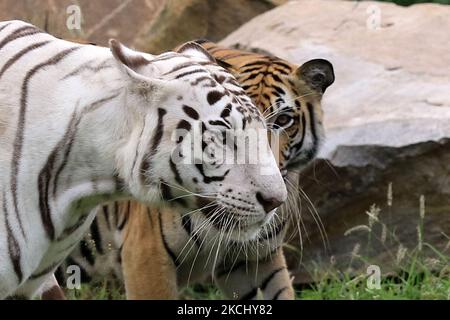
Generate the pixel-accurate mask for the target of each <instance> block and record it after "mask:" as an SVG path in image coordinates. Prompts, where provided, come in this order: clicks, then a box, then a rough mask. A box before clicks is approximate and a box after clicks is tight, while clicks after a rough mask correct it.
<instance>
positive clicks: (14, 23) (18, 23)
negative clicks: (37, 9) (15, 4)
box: [0, 20, 34, 31]
mask: <svg viewBox="0 0 450 320" xmlns="http://www.w3.org/2000/svg"><path fill="white" fill-rule="evenodd" d="M25 26H32V27H34V25H32V24H31V23H28V22H25V21H22V20H8V21H1V22H0V31H3V30H5V29H7V28H18V27H25Z"/></svg>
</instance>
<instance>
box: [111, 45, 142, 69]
mask: <svg viewBox="0 0 450 320" xmlns="http://www.w3.org/2000/svg"><path fill="white" fill-rule="evenodd" d="M109 48H110V49H111V52H112V54H113V56H114V58H116V60H117V61H118V62H120V63H121V64H123V65H124V66H126V67H128V68H129V69H131V70H133V71H134V72H138V69H139V68H142V67H145V66H147V65H148V64H149V63H150V60H148V59H147V58H146V57H144V55H143V54H142V53H140V52H137V51H134V50H131V49H130V48H127V47H125V46H124V45H123V44H121V43H120V42H119V41H117V40H116V39H110V40H109Z"/></svg>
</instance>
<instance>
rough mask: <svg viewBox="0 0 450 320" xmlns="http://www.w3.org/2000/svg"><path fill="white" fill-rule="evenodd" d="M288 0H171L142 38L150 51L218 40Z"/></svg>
mask: <svg viewBox="0 0 450 320" xmlns="http://www.w3.org/2000/svg"><path fill="white" fill-rule="evenodd" d="M284 2H286V0H251V1H248V0H220V1H205V0H167V1H166V4H165V6H164V8H163V9H162V11H161V13H160V14H159V15H158V17H157V18H156V19H155V21H154V23H153V24H152V25H151V26H150V27H149V28H148V30H147V31H146V32H145V34H143V35H142V37H141V38H140V39H139V41H138V44H137V45H138V47H140V48H143V49H144V50H146V51H148V52H155V53H157V52H161V51H166V50H170V49H172V48H174V47H176V46H177V45H179V44H180V43H183V42H185V41H189V40H193V39H199V38H205V39H209V40H212V41H218V40H220V39H222V38H223V37H225V36H226V35H228V34H229V33H230V32H232V31H234V30H235V29H237V27H239V26H241V25H242V24H243V23H245V22H247V21H249V20H250V19H251V18H253V17H255V16H257V15H258V14H260V13H263V12H264V11H267V10H270V9H272V8H274V7H275V6H276V5H278V4H281V3H284Z"/></svg>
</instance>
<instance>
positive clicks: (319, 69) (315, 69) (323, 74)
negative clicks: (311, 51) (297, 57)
mask: <svg viewBox="0 0 450 320" xmlns="http://www.w3.org/2000/svg"><path fill="white" fill-rule="evenodd" d="M295 72H296V75H297V77H299V78H300V79H302V80H304V81H305V82H306V83H307V84H308V85H309V86H310V87H311V89H313V90H317V91H319V92H321V93H324V92H325V90H326V89H327V88H328V87H329V86H330V85H331V84H333V82H334V70H333V65H332V64H331V62H329V61H328V60H325V59H314V60H310V61H308V62H305V63H304V64H302V65H301V66H300V67H299V68H298V69H297V70H296V71H295Z"/></svg>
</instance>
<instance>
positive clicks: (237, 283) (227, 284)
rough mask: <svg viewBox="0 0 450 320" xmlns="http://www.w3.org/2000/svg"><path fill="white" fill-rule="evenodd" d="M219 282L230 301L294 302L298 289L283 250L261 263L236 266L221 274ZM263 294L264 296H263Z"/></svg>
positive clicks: (244, 262) (220, 272)
mask: <svg viewBox="0 0 450 320" xmlns="http://www.w3.org/2000/svg"><path fill="white" fill-rule="evenodd" d="M215 281H216V283H217V285H218V286H219V287H220V289H221V291H222V292H223V293H224V294H225V295H226V296H227V298H230V299H237V300H251V299H264V300H292V299H294V298H295V294H294V288H293V286H292V281H291V279H290V275H289V271H288V269H287V266H286V261H285V259H284V255H283V250H282V249H281V248H279V249H278V250H277V251H276V252H275V253H273V254H272V255H271V257H270V256H268V257H265V258H264V259H261V260H260V261H245V260H242V261H240V262H236V263H235V264H234V266H233V267H230V268H228V269H222V270H218V271H217V272H216V275H215ZM261 294H262V296H261Z"/></svg>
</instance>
